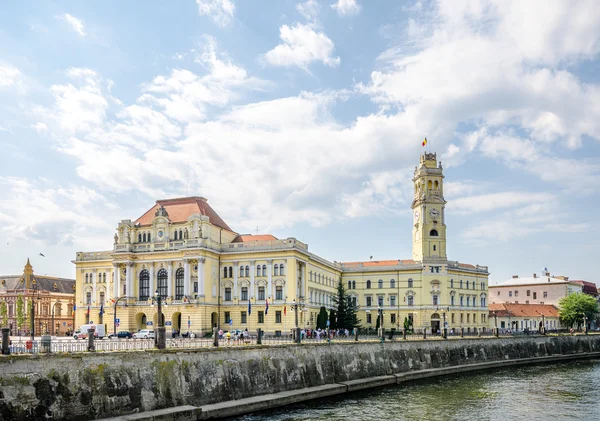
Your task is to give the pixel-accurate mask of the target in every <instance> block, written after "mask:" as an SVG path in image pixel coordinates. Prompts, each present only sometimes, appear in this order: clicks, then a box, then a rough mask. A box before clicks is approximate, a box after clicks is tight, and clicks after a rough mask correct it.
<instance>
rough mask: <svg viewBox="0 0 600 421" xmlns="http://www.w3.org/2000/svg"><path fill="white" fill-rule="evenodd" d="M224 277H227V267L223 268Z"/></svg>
mask: <svg viewBox="0 0 600 421" xmlns="http://www.w3.org/2000/svg"><path fill="white" fill-rule="evenodd" d="M223 278H227V268H226V267H224V268H223Z"/></svg>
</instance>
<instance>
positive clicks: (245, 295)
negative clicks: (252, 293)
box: [242, 287, 248, 300]
mask: <svg viewBox="0 0 600 421" xmlns="http://www.w3.org/2000/svg"><path fill="white" fill-rule="evenodd" d="M242 300H248V287H242Z"/></svg>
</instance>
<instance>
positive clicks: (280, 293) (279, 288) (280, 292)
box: [275, 286, 283, 300]
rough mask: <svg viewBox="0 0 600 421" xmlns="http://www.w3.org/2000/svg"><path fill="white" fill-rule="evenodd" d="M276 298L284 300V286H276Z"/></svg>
mask: <svg viewBox="0 0 600 421" xmlns="http://www.w3.org/2000/svg"><path fill="white" fill-rule="evenodd" d="M275 299H276V300H283V287H282V286H277V287H275Z"/></svg>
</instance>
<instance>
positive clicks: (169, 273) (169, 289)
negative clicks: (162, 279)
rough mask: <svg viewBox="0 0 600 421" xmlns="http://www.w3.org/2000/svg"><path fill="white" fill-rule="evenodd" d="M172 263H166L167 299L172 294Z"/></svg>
mask: <svg viewBox="0 0 600 421" xmlns="http://www.w3.org/2000/svg"><path fill="white" fill-rule="evenodd" d="M172 284H173V262H167V297H172V296H173V294H172V292H173V285H172Z"/></svg>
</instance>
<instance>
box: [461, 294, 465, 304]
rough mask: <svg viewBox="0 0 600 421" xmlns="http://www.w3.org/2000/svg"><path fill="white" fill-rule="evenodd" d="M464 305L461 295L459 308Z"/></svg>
mask: <svg viewBox="0 0 600 421" xmlns="http://www.w3.org/2000/svg"><path fill="white" fill-rule="evenodd" d="M464 304H465V302H464V297H463V296H462V295H461V296H460V306H461V307H462V306H463V305H464Z"/></svg>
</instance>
